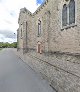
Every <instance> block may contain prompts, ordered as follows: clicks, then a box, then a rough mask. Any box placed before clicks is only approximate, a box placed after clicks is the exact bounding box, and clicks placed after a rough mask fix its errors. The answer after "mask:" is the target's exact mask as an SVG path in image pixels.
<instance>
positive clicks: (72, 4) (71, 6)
mask: <svg viewBox="0 0 80 92" xmlns="http://www.w3.org/2000/svg"><path fill="white" fill-rule="evenodd" d="M72 23H75V2H74V0H71V1H70V3H69V24H72Z"/></svg>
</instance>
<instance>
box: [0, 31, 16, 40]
mask: <svg viewBox="0 0 80 92" xmlns="http://www.w3.org/2000/svg"><path fill="white" fill-rule="evenodd" d="M0 34H1V35H3V36H4V37H5V38H12V39H14V38H16V34H15V33H14V32H12V31H10V30H0Z"/></svg>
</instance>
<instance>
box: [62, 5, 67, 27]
mask: <svg viewBox="0 0 80 92" xmlns="http://www.w3.org/2000/svg"><path fill="white" fill-rule="evenodd" d="M62 26H67V6H66V4H64V6H63V10H62Z"/></svg>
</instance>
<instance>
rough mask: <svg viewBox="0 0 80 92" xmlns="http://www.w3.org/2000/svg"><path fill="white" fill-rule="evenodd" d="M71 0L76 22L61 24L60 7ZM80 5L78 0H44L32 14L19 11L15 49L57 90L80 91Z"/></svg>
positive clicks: (22, 10)
mask: <svg viewBox="0 0 80 92" xmlns="http://www.w3.org/2000/svg"><path fill="white" fill-rule="evenodd" d="M71 2H75V23H72V24H70V25H67V26H64V27H63V26H62V22H63V21H62V10H63V6H64V5H67V7H68V6H69V5H70V3H71ZM79 6H80V0H46V1H45V2H44V3H43V4H42V5H41V6H40V7H39V8H38V9H37V10H36V11H35V12H34V13H33V14H32V13H31V12H30V11H29V10H27V9H26V8H22V9H21V10H20V14H19V19H18V23H19V29H18V30H17V33H18V37H17V38H18V52H19V54H20V56H21V57H22V56H23V59H24V60H25V61H26V63H27V64H28V65H29V66H30V67H32V68H33V69H34V70H35V71H36V72H39V73H41V74H42V76H43V77H44V78H45V79H46V80H47V81H48V82H49V84H50V85H51V86H52V87H53V88H54V89H55V90H56V91H57V92H80V7H79ZM69 8H70V6H69ZM71 9H73V8H72V6H71ZM67 10H68V8H67ZM68 13H69V12H68ZM65 14H66V13H65ZM67 15H68V14H67ZM69 17H70V15H69ZM69 17H68V19H69ZM68 19H67V20H68ZM64 21H65V20H64ZM27 58H28V59H29V61H27Z"/></svg>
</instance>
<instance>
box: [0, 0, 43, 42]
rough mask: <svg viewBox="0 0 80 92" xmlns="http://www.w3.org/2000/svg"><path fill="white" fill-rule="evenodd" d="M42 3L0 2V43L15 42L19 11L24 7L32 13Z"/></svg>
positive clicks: (30, 0)
mask: <svg viewBox="0 0 80 92" xmlns="http://www.w3.org/2000/svg"><path fill="white" fill-rule="evenodd" d="M42 2H43V0H0V42H9V43H12V42H16V41H17V31H16V30H17V29H18V27H19V25H18V17H19V12H20V9H21V8H24V7H26V8H27V9H28V10H29V11H31V12H32V13H33V12H35V10H36V9H37V8H38V7H39V6H40V4H41V3H42Z"/></svg>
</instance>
